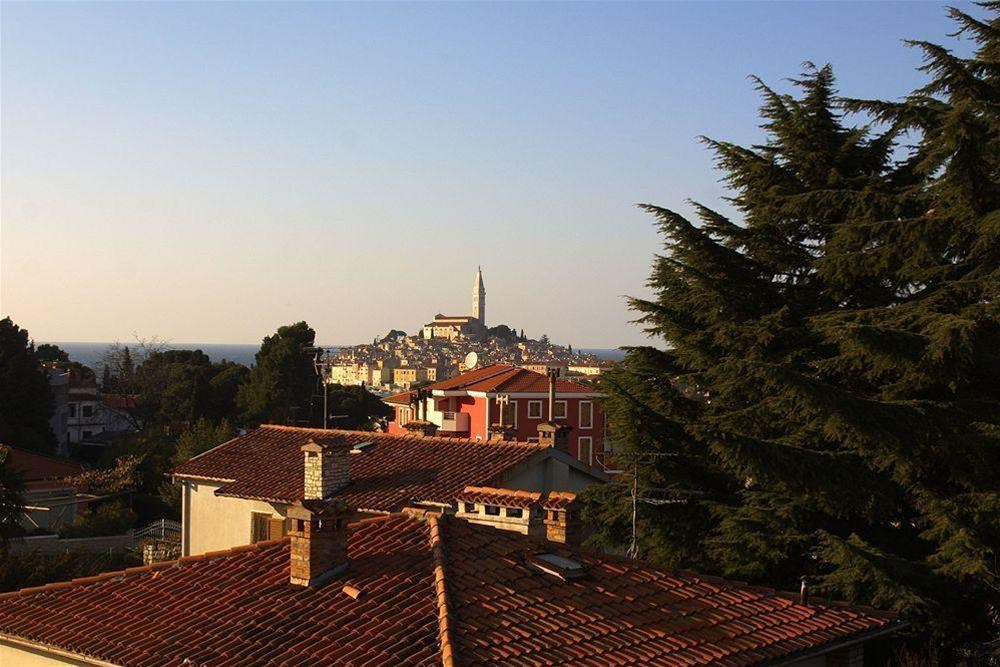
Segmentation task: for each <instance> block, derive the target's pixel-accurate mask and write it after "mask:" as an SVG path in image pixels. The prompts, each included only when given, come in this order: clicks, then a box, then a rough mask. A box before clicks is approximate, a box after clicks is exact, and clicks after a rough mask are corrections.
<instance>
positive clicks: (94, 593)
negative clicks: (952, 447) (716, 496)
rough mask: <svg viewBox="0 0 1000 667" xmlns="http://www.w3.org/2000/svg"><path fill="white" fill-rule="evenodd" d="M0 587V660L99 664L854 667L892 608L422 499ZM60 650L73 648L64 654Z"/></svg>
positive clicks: (326, 511)
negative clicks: (688, 568)
mask: <svg viewBox="0 0 1000 667" xmlns="http://www.w3.org/2000/svg"><path fill="white" fill-rule="evenodd" d="M342 511H343V506H342V504H341V505H333V504H331V503H328V504H326V505H322V504H309V502H308V501H303V503H299V504H297V506H296V513H294V516H295V517H296V518H295V519H293V523H294V524H295V525H294V527H293V529H292V531H291V532H290V534H289V536H288V537H285V538H282V539H279V540H273V541H266V542H261V543H258V544H254V545H249V546H243V547H238V548H235V549H230V550H226V551H221V552H214V553H208V554H203V555H200V556H192V557H187V558H182V559H180V560H179V561H171V562H166V563H158V564H155V565H151V566H147V567H138V568H132V569H129V570H125V571H123V572H112V573H108V574H103V575H99V576H95V577H88V578H85V579H78V580H74V581H71V582H65V583H57V584H50V585H47V586H41V587H38V588H32V589H25V590H22V591H17V592H14V593H9V594H4V595H2V596H0V662H3V664H21V663H20V662H19V660H25V659H28V658H31V659H36V660H37V659H38V658H39V657H44V658H49V659H51V660H53V661H56V662H66V663H70V664H100V665H135V666H140V665H143V666H144V665H151V664H156V665H164V666H176V667H180V666H182V665H197V666H198V667H211V666H215V665H249V664H253V665H265V664H275V665H277V664H281V665H315V666H320V667H321V666H324V665H330V666H333V665H442V664H443V665H563V664H574V665H593V666H595V667H596V666H604V665H670V666H680V665H730V666H739V665H762V664H769V665H776V664H787V665H803V666H804V665H819V664H860V662H859V661H860V660H862V659H863V652H864V647H865V644H866V642H869V641H870V640H873V639H875V638H878V637H880V636H884V635H886V634H888V633H891V632H893V631H895V630H896V629H897V628H898V627H899V623H898V622H897V621H896V619H895V618H894V617H893V616H891V615H889V614H885V613H881V612H878V611H875V610H873V609H870V608H865V607H852V606H848V605H844V604H831V603H828V602H821V601H815V600H813V601H807V602H806V603H803V602H801V601H800V600H799V599H798V597H797V596H796V595H792V594H787V593H780V592H777V591H774V590H771V589H767V588H761V587H754V586H748V585H746V584H742V583H738V582H732V581H725V580H722V579H717V578H712V577H704V576H700V575H697V574H694V573H690V572H675V571H670V570H665V569H662V568H659V567H655V566H652V565H649V564H646V563H642V562H637V561H631V560H628V559H625V558H621V557H616V556H609V555H602V554H598V553H596V552H593V551H589V550H582V549H578V548H571V547H567V546H565V545H559V544H554V543H551V542H545V541H544V540H538V539H533V538H531V537H526V536H523V535H517V534H514V533H510V532H503V531H498V530H496V529H494V528H491V527H486V526H477V525H473V524H471V523H468V522H466V521H463V520H461V519H457V518H455V517H448V516H439V515H436V514H434V513H429V512H426V513H424V512H421V513H401V514H391V515H387V516H383V517H378V518H372V519H367V520H364V521H360V522H357V523H353V524H346V523H342V522H341V520H340V518H339V517H340V514H338V513H339V512H342ZM73 661H76V662H73Z"/></svg>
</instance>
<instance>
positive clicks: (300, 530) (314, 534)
mask: <svg viewBox="0 0 1000 667" xmlns="http://www.w3.org/2000/svg"><path fill="white" fill-rule="evenodd" d="M288 518H289V520H290V523H291V527H290V529H289V531H288V536H289V542H290V545H289V552H290V559H291V560H290V562H289V583H291V584H292V585H293V586H316V585H318V584H321V583H323V582H325V581H327V580H329V579H330V578H332V577H334V576H336V575H338V574H340V573H341V572H344V571H345V570H346V569H347V565H348V561H347V518H348V511H347V506H346V505H345V503H344V501H342V500H339V499H333V500H303V501H301V502H298V503H296V504H294V505H292V506H291V507H290V508H289V509H288Z"/></svg>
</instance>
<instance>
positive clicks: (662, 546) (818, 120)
mask: <svg viewBox="0 0 1000 667" xmlns="http://www.w3.org/2000/svg"><path fill="white" fill-rule="evenodd" d="M987 11H988V12H989V14H990V16H991V18H990V19H989V20H988V21H978V20H976V19H974V18H972V17H970V16H968V15H966V14H964V13H961V12H958V11H954V10H953V11H952V15H953V17H954V18H955V19H956V20H957V21H958V22H959V25H960V27H961V29H962V30H963V31H964V32H965V33H967V34H969V35H971V36H972V37H973V38H974V39H975V40H976V41H977V43H978V50H977V51H976V54H975V56H974V57H972V58H969V59H960V58H958V57H956V56H954V55H953V54H951V53H949V52H948V51H947V50H946V49H943V48H941V47H938V46H936V45H932V44H929V43H925V42H915V43H914V44H915V45H916V46H917V47H919V48H921V49H922V50H923V52H924V54H925V56H926V64H925V67H924V70H925V71H926V72H928V73H929V74H930V75H931V77H932V81H931V83H929V84H928V85H927V86H926V87H924V88H922V89H920V90H918V91H915V92H914V93H913V94H912V95H911V96H909V97H908V98H907V99H906V100H904V101H903V102H902V103H898V104H887V103H882V102H870V101H851V102H847V103H844V102H842V101H840V100H837V98H836V93H835V90H834V79H833V75H832V72H831V70H830V68H829V67H823V68H814V67H811V66H810V67H808V68H807V71H806V72H805V73H804V74H803V75H802V76H801V77H800V78H799V79H797V80H795V81H794V84H795V86H796V88H797V89H798V91H799V92H798V94H797V95H795V96H791V95H785V94H779V93H777V92H775V91H774V90H772V89H771V88H769V87H767V86H766V85H764V84H763V83H762V82H759V81H758V82H757V84H758V87H759V90H760V93H761V95H762V98H763V104H762V107H761V116H762V118H763V120H764V123H763V126H762V127H763V128H764V130H765V131H766V135H767V140H766V142H765V143H764V144H762V145H759V146H751V147H741V146H737V145H733V144H729V143H725V142H720V141H713V140H708V139H706V140H705V142H706V144H707V145H708V146H709V148H710V149H711V150H712V151H713V152H714V154H715V156H716V160H717V164H718V166H719V168H720V169H721V170H722V172H723V174H724V178H725V181H726V183H727V184H728V185H729V186H730V188H731V190H732V193H733V194H732V197H731V202H732V204H733V205H734V207H735V208H736V209H737V211H738V212H739V214H740V216H741V218H742V220H741V222H740V223H737V222H734V221H732V220H730V219H729V218H727V217H726V216H724V215H722V214H720V213H718V212H716V211H714V210H712V209H710V208H708V207H706V206H703V205H700V204H697V203H693V204H692V206H693V209H694V211H695V214H696V217H697V223H696V222H693V221H692V220H689V219H688V218H687V217H685V216H683V215H681V214H680V213H678V212H675V211H673V210H669V209H665V208H661V207H657V206H652V205H645V206H643V208H644V209H645V210H647V211H649V212H650V213H651V214H652V215H653V216H654V217H655V219H656V222H657V224H658V226H659V229H660V230H661V232H662V233H663V236H664V237H665V239H666V240H665V252H664V254H663V255H662V256H658V257H656V259H655V261H654V265H653V272H652V275H651V277H650V280H649V287H650V288H651V289H652V293H653V297H652V298H650V299H632V300H631V307H632V308H633V309H634V310H635V311H637V312H638V314H639V319H638V321H639V322H640V323H641V324H643V325H644V327H645V329H646V331H647V333H649V334H650V335H651V336H654V337H656V338H658V339H660V340H662V341H663V343H664V346H663V348H662V349H657V348H654V347H641V348H632V349H630V350H629V351H628V354H627V356H626V358H625V360H624V361H623V362H622V363H620V364H619V365H618V367H617V369H616V370H614V371H613V372H612V373H610V374H609V375H608V376H607V378H606V380H605V382H604V387H605V391H606V392H607V395H608V398H607V399H606V403H607V405H606V409H607V410H608V413H609V418H610V422H611V423H612V424H613V426H614V432H613V437H614V441H615V444H616V447H617V448H618V449H619V452H620V453H619V460H620V461H621V462H622V463H623V464H625V465H624V467H625V468H626V473H625V474H624V475H623V476H622V478H621V480H620V482H619V483H618V484H615V485H608V486H606V487H604V488H600V489H596V490H594V491H593V492H591V493H590V494H588V498H587V513H588V515H589V517H590V519H591V521H592V522H593V523H596V524H597V525H598V526H599V530H598V532H597V534H596V535H595V540H596V541H598V542H601V543H604V544H608V545H614V546H618V547H621V546H625V545H627V544H629V540H630V536H631V533H632V531H631V525H630V524H631V502H630V501H629V493H628V490H629V489H630V488H631V485H632V481H633V475H634V476H635V478H636V484H637V487H638V489H639V490H640V491H641V492H640V493H638V494H637V496H639V497H642V498H652V499H653V504H645V503H640V504H639V507H640V509H639V513H638V518H637V521H638V530H637V531H636V534H637V535H638V537H639V539H638V544H637V546H638V549H639V553H640V554H641V555H642V556H643V557H646V558H650V559H653V560H657V561H660V562H663V563H665V564H667V565H670V566H677V567H690V568H693V569H698V570H701V571H709V572H714V573H718V574H723V575H726V576H731V577H740V578H746V579H750V580H753V581H758V582H766V583H768V584H772V585H778V586H784V587H796V586H797V584H798V579H799V577H800V576H802V575H809V576H811V577H813V578H814V579H815V581H816V584H817V586H818V588H819V590H820V592H822V593H827V594H830V595H833V596H836V597H842V598H847V599H849V600H851V601H855V602H864V603H869V604H874V605H876V606H879V607H882V608H887V609H892V610H895V611H897V612H900V613H901V614H903V615H904V616H905V617H906V618H907V619H908V620H910V621H911V622H912V623H913V624H914V627H915V628H917V629H919V630H921V631H933V632H935V633H937V634H936V636H937V638H938V639H939V640H940V641H941V643H942V644H946V643H947V642H949V641H951V642H953V645H952V648H954V643H957V642H958V641H959V638H962V639H961V641H964V642H969V641H979V640H985V639H987V638H989V637H994V638H995V637H996V632H997V629H996V627H994V626H992V625H991V623H992V621H991V614H992V613H995V610H996V609H998V608H1000V570H998V568H1000V566H998V560H1000V317H998V313H997V297H998V296H1000V294H998V292H1000V288H998V285H1000V268H998V267H1000V210H998V208H1000V207H998V200H1000V197H998V183H1000V145H998V138H1000V123H998V118H1000V116H998V109H1000V104H998V102H1000V86H998V83H1000V68H998V63H1000V39H998V34H1000V24H998V20H997V19H998V15H1000V5H998V4H996V3H991V4H990V5H987ZM845 112H866V113H867V114H869V117H870V119H871V120H872V121H875V122H878V123H879V124H878V126H879V127H880V128H882V129H881V131H879V132H876V131H875V130H874V129H873V128H872V126H868V125H861V126H856V127H855V126H848V125H847V121H846V119H845V118H844V113H845ZM904 131H905V132H910V133H916V136H918V137H919V141H918V143H917V144H916V145H915V146H913V147H912V148H907V147H906V146H904V145H903V138H907V139H908V138H909V137H911V136H913V135H911V134H906V135H903V134H902V133H903V132H904ZM899 151H905V152H906V155H905V158H904V159H903V160H902V161H897V160H896V159H894V156H896V155H898V152H899ZM991 610H994V612H991Z"/></svg>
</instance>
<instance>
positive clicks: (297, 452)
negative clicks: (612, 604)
mask: <svg viewBox="0 0 1000 667" xmlns="http://www.w3.org/2000/svg"><path fill="white" fill-rule="evenodd" d="M317 439H319V440H322V441H323V442H324V443H327V442H328V443H330V444H334V445H336V444H343V445H350V446H351V447H354V448H355V449H360V450H362V451H358V452H357V453H353V454H351V456H350V477H351V482H350V484H349V485H348V486H347V487H346V488H344V489H342V490H341V491H339V492H338V493H337V494H336V497H337V498H341V499H343V500H344V501H345V502H347V503H348V504H349V505H350V506H351V507H355V508H358V509H362V510H375V511H384V512H393V511H397V510H400V509H402V508H404V507H406V506H407V505H409V504H412V503H415V502H439V503H449V504H450V503H451V502H452V501H454V499H455V497H456V496H457V495H458V494H459V492H461V491H462V489H464V488H465V487H466V486H469V485H480V486H491V485H492V486H499V485H501V482H502V479H503V478H504V477H505V475H507V474H512V473H514V472H515V471H517V470H519V469H520V467H521V466H523V465H526V464H528V463H529V460H530V459H532V457H534V456H540V457H541V456H548V455H550V452H551V450H550V448H549V447H546V446H544V445H539V444H538V443H517V442H503V443H496V442H491V443H484V442H479V441H475V440H464V439H460V438H437V437H417V436H411V435H389V434H386V433H374V432H368V431H343V430H334V429H330V430H324V429H309V428H295V427H290V426H275V425H263V426H261V427H260V428H258V429H256V430H254V431H251V432H250V433H247V434H246V435H242V436H239V437H237V438H234V439H233V440H230V441H229V442H226V443H223V444H222V445H219V446H218V447H216V448H215V449H212V450H209V451H207V452H205V453H203V454H200V455H198V456H196V457H194V458H193V459H191V460H190V461H188V462H187V463H184V464H182V465H180V466H178V467H177V468H176V469H175V470H174V475H176V476H178V477H193V478H200V479H210V480H217V481H221V482H224V484H223V486H222V487H221V488H219V489H218V490H217V491H216V494H218V495H223V496H235V497H239V498H255V499H259V500H268V501H275V502H286V503H291V502H295V501H298V500H301V499H302V497H303V466H304V463H303V457H302V450H301V448H302V445H304V444H306V443H307V442H309V441H311V440H317ZM363 443H370V444H369V445H368V446H363V447H360V448H359V447H358V445H360V444H363Z"/></svg>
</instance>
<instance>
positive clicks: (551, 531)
mask: <svg viewBox="0 0 1000 667" xmlns="http://www.w3.org/2000/svg"><path fill="white" fill-rule="evenodd" d="M542 511H543V512H544V513H545V519H544V523H545V539H547V540H549V541H550V542H559V543H560V544H568V545H570V546H575V545H578V544H580V542H581V538H582V525H581V523H580V503H579V501H578V500H577V499H576V494H575V493H568V492H565V491H553V492H552V493H550V494H549V495H548V497H547V498H546V499H545V500H544V501H542Z"/></svg>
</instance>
